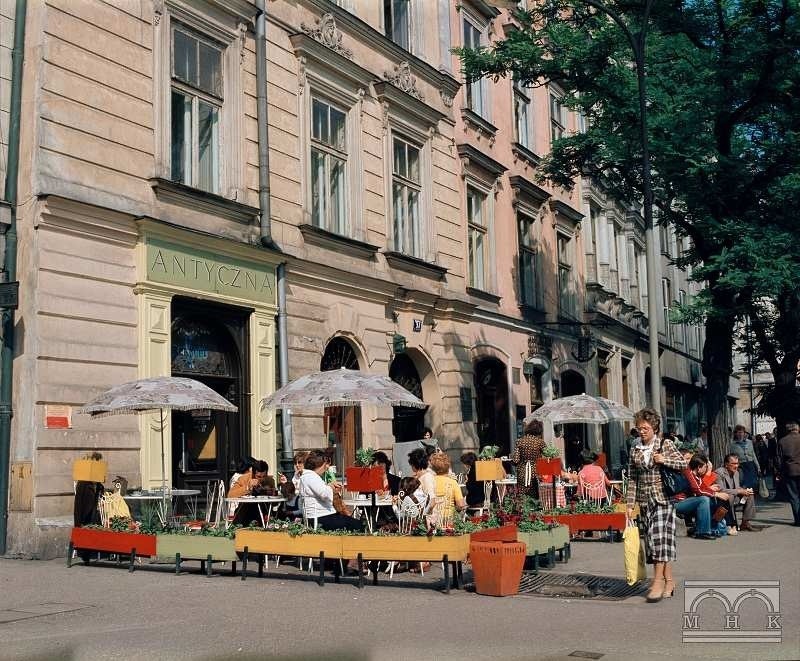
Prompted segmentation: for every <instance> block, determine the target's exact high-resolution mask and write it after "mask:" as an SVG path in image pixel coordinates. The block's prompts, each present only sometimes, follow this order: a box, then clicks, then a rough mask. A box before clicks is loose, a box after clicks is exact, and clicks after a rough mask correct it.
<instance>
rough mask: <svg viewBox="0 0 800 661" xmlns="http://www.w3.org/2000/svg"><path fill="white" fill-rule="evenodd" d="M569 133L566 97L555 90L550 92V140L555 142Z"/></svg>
mask: <svg viewBox="0 0 800 661" xmlns="http://www.w3.org/2000/svg"><path fill="white" fill-rule="evenodd" d="M566 132H567V107H566V106H565V105H564V97H563V95H562V94H560V93H559V92H556V91H555V90H553V89H551V90H550V139H551V140H552V142H555V141H556V140H558V139H559V138H561V137H563V136H564V134H565V133H566Z"/></svg>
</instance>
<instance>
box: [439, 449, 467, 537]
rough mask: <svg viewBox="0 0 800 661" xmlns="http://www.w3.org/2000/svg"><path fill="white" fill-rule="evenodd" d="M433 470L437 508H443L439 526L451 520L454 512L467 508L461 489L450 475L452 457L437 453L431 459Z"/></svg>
mask: <svg viewBox="0 0 800 661" xmlns="http://www.w3.org/2000/svg"><path fill="white" fill-rule="evenodd" d="M430 465H431V469H432V470H433V472H434V473H435V475H436V477H435V478H434V495H435V496H436V499H437V506H441V510H439V518H440V521H437V522H436V524H437V525H439V524H440V523H441V522H443V521H448V520H451V519H452V517H453V510H454V509H455V510H456V511H459V512H461V511H463V510H464V509H466V507H467V503H466V502H464V498H463V496H462V495H461V487H459V486H458V482H456V481H455V480H454V479H453V478H452V477H450V475H449V474H448V473H450V457H448V456H447V455H446V454H445V453H444V452H437V453H436V454H434V455H432V456H431V458H430Z"/></svg>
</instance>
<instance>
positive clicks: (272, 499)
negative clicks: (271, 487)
mask: <svg viewBox="0 0 800 661" xmlns="http://www.w3.org/2000/svg"><path fill="white" fill-rule="evenodd" d="M225 502H226V503H229V504H235V505H241V504H242V503H253V504H255V505H256V506H257V507H258V514H259V516H260V517H261V526H262V527H264V528H266V527H267V524H268V523H269V520H270V518H271V517H272V510H273V508H274V507H275V505H279V504H280V503H285V502H286V498H284V497H283V496H239V497H238V498H226V499H225ZM226 523H227V525H228V526H229V525H230V521H228V519H227V518H226Z"/></svg>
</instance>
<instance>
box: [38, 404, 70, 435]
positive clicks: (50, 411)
mask: <svg viewBox="0 0 800 661" xmlns="http://www.w3.org/2000/svg"><path fill="white" fill-rule="evenodd" d="M44 428H45V429H72V407H71V406H69V405H67V404H45V407H44Z"/></svg>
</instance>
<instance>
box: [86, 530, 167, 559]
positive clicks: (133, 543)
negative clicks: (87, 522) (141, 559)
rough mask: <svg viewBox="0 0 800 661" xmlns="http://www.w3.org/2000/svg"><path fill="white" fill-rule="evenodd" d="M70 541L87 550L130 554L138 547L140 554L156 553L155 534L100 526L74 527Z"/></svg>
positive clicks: (137, 552) (137, 551)
mask: <svg viewBox="0 0 800 661" xmlns="http://www.w3.org/2000/svg"><path fill="white" fill-rule="evenodd" d="M70 541H71V542H72V545H73V546H74V547H75V548H76V549H83V550H87V551H105V552H106V553H125V554H128V553H130V552H131V551H132V550H133V549H136V555H138V556H147V557H150V556H154V555H155V554H156V536H155V535H140V534H138V533H132V532H116V531H115V530H105V529H104V530H100V529H98V528H73V529H72V533H71V534H70Z"/></svg>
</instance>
